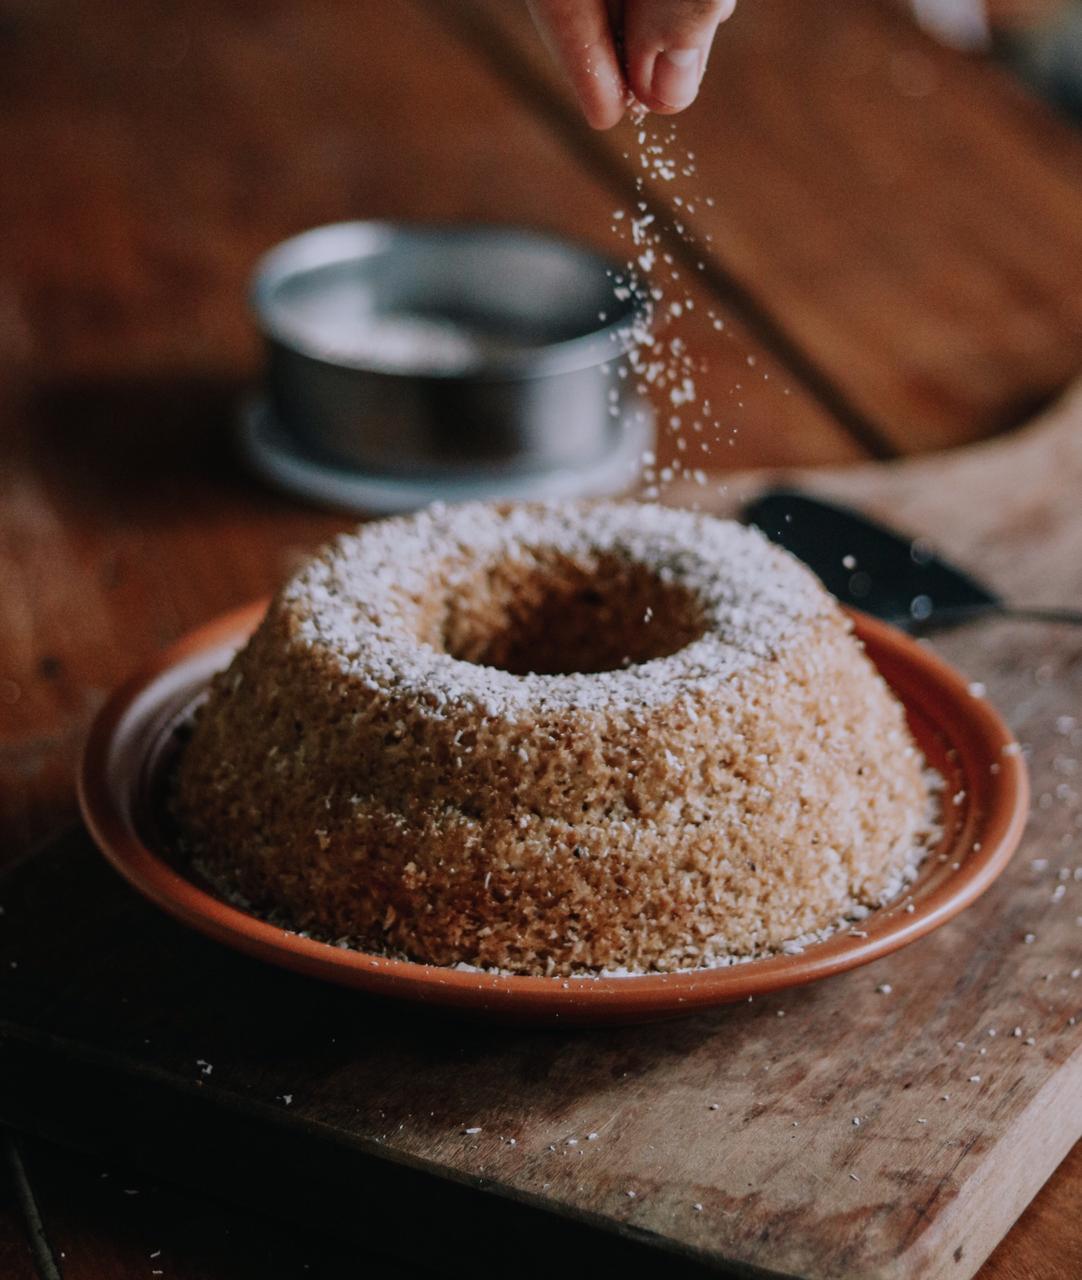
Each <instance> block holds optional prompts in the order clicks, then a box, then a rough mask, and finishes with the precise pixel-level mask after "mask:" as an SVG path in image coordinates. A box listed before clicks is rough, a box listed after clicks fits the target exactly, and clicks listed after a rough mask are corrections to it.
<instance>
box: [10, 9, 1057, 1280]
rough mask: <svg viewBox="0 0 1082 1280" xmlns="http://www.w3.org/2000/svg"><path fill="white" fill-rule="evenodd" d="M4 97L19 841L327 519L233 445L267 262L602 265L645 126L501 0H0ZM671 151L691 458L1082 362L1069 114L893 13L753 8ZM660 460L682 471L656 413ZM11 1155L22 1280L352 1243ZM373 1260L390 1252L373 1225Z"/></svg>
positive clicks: (1033, 1255)
mask: <svg viewBox="0 0 1082 1280" xmlns="http://www.w3.org/2000/svg"><path fill="white" fill-rule="evenodd" d="M0 106H2V110H0V173H2V174H3V175H4V177H3V181H2V182H0V226H2V227H3V232H4V235H3V238H2V240H0V414H2V419H0V420H2V423H3V428H2V430H0V859H2V860H3V861H4V862H9V861H11V860H14V859H15V858H17V857H19V856H20V855H21V854H22V853H23V852H24V851H26V850H28V849H30V848H32V847H33V846H34V845H36V844H38V843H40V842H41V841H43V840H45V839H47V838H49V837H50V836H52V835H54V834H56V833H58V832H59V831H61V830H62V829H63V828H64V827H65V826H67V825H68V824H70V823H71V822H72V820H73V818H74V806H73V797H72V788H71V773H72V767H73V763H74V760H75V758H76V754H77V751H78V748H79V744H80V741H81V738H82V736H83V734H84V732H85V729H86V726H87V724H88V721H89V719H90V717H91V716H92V714H93V712H94V711H95V709H96V708H97V707H98V706H99V705H100V703H101V701H102V699H103V697H104V695H105V693H106V691H107V690H108V689H109V688H110V687H111V686H113V685H114V684H115V683H116V682H117V681H119V680H120V679H121V678H122V677H123V676H124V675H125V674H126V673H127V672H128V671H129V670H130V669H131V668H132V667H133V666H134V665H136V664H137V663H138V662H139V661H140V660H141V659H143V658H144V657H146V656H147V655H148V654H150V653H152V652H154V651H155V650H156V649H158V648H159V647H160V646H161V645H163V644H165V643H166V642H168V641H169V640H170V639H172V638H173V637H175V636H177V635H178V634H180V633H181V632H183V631H185V630H186V629H188V628H189V627H191V626H193V625H195V624H197V623H199V622H201V621H203V620H204V619H206V618H208V617H210V616H212V615H213V614H215V613H217V612H219V611H220V610H222V609H224V608H226V607H228V606H229V605H232V604H235V603H237V602H240V601H242V600H244V599H247V598H250V597H254V596H256V595H258V594H260V593H262V592H264V591H266V590H268V589H269V588H270V587H271V586H272V585H273V584H274V583H275V582H276V581H277V580H278V579H279V578H280V577H281V575H282V573H283V572H284V570H285V569H286V568H287V567H288V566H289V565H290V564H291V563H292V562H293V561H294V559H295V558H296V556H297V555H299V554H300V553H301V552H303V551H304V550H305V549H307V548H309V547H311V546H312V545H314V544H315V543H318V542H319V541H320V540H321V539H323V538H325V537H326V536H327V535H328V534H330V533H331V532H333V531H334V530H336V529H338V528H340V527H342V525H343V523H344V521H343V520H342V519H340V518H338V517H335V516H331V515H325V514H319V513H315V512H312V511H309V510H305V509H303V508H301V507H299V506H298V505H295V504H292V503H290V502H288V501H286V500H284V499H280V498H277V497H275V496H273V495H271V494H269V493H267V492H264V491H263V490H262V489H261V488H259V487H258V486H257V485H255V484H254V483H253V482H251V481H250V480H248V479H247V478H245V477H244V475H243V474H241V472H240V470H239V469H238V467H237V466H236V465H235V464H234V462H233V461H232V456H231V453H230V449H229V443H228V439H229V431H230V427H231V421H232V414H233V411H234V406H235V402H236V398H237V395H238V393H239V392H240V390H241V389H242V388H243V387H244V385H245V384H246V383H247V382H248V381H250V380H251V378H252V377H253V376H254V374H255V371H256V368H257V364H256V361H257V353H256V348H255V343H254V340H253V336H252V333H251V329H250V324H249V321H248V318H247V316H246V312H245V308H244V300H243V297H244V286H245V280H246V277H247V274H248V272H249V270H250V268H251V265H252V262H253V260H254V258H255V257H256V256H257V254H258V253H259V252H260V251H261V250H263V249H264V248H266V247H267V246H269V245H270V244H272V243H273V242H275V241H276V240H278V239H280V238H281V237H283V236H285V235H288V234H290V233H292V232H294V231H297V230H300V229H302V228H304V227H307V226H311V225H314V224H317V223H320V222H325V221H331V220H334V219H337V218H343V217H412V218H425V219H434V220H444V219H448V220H450V219H454V220H458V219H475V220H476V219H497V220H508V221H515V222H522V223H528V224H531V225H536V226H542V227H548V228H552V229H555V230H558V231H562V232H565V233H570V234H573V235H576V236H579V237H581V238H582V239H585V240H587V241H590V242H592V243H594V244H596V245H598V246H599V247H601V248H603V249H606V250H607V251H609V252H612V251H613V250H614V247H615V246H614V242H613V238H612V233H611V231H610V226H611V217H610V215H611V213H612V211H613V210H614V209H616V208H625V209H626V208H628V207H630V205H631V202H632V201H633V200H634V199H635V198H636V195H635V187H634V178H635V173H636V170H635V157H634V147H633V141H634V139H633V135H632V134H631V133H629V132H628V131H627V130H626V129H625V130H623V131H619V132H617V133H614V134H613V135H605V136H596V135H592V134H589V133H588V131H586V130H585V129H584V127H583V126H581V125H580V124H579V122H578V120H577V117H576V114H575V112H574V109H573V107H572V105H571V103H570V101H569V98H568V96H567V94H566V92H565V91H564V89H563V87H562V85H561V84H560V83H559V80H558V78H557V77H556V75H555V73H554V72H553V70H552V68H551V67H550V66H549V64H548V63H547V61H546V60H545V59H544V57H543V55H542V54H541V52H540V51H539V49H538V46H537V43H536V41H535V39H534V37H533V35H532V33H531V32H530V30H529V28H528V26H527V24H526V22H525V20H524V18H523V15H522V12H521V10H520V6H518V5H517V4H513V3H510V0H474V2H472V3H467V2H466V0H306V3H303V4H301V3H299V2H298V0H267V2H266V3H263V4H255V3H251V2H250V0H249V2H245V0H193V2H192V3H190V4H186V5H184V6H161V5H156V4H151V3H147V2H141V0H133V3H131V4H128V5H126V6H123V8H122V9H119V8H117V7H116V6H110V5H106V4H104V3H101V2H100V0H85V3H81V4H80V5H79V6H68V7H66V8H63V7H59V6H49V5H39V4H35V3H33V0H6V2H5V3H0ZM678 139H679V144H680V145H681V146H682V147H684V148H687V149H690V150H691V151H693V152H695V153H696V157H697V169H698V172H697V175H696V176H695V178H694V179H693V180H689V181H691V182H692V185H693V186H694V188H695V190H694V192H693V194H695V195H697V196H699V197H700V198H699V200H698V201H697V202H696V212H695V213H694V214H688V213H687V212H686V210H685V211H683V212H679V211H678V210H677V209H676V208H675V207H673V208H672V209H671V212H672V214H673V216H674V218H676V217H678V218H679V219H680V220H681V221H682V223H683V225H684V235H683V236H680V235H677V234H676V232H675V231H668V232H666V236H667V244H668V247H669V250H670V252H671V253H672V254H673V257H674V262H675V264H676V265H677V266H678V268H679V269H680V270H682V272H683V276H684V280H685V283H687V284H688V291H689V293H690V295H691V296H692V297H693V299H694V300H695V302H696V304H697V305H696V306H695V308H694V310H693V311H692V312H689V313H687V314H686V315H685V318H684V323H683V327H682V333H683V336H684V337H685V339H686V340H687V341H688V343H689V345H692V346H693V347H694V348H695V349H696V350H698V351H702V352H703V353H704V354H706V355H708V359H709V368H708V370H707V371H706V372H704V373H703V374H702V375H701V376H700V389H701V390H702V391H704V392H705V393H706V394H707V395H708V396H709V397H710V399H711V401H712V402H713V404H714V405H715V408H716V411H717V416H718V420H719V422H720V423H722V426H723V430H721V431H720V432H718V433H717V435H716V437H715V435H713V434H711V435H709V436H708V445H709V449H708V452H707V453H706V454H705V455H703V462H702V463H701V464H700V465H706V466H707V467H708V468H709V469H710V470H711V471H720V470H727V469H731V468H733V467H747V466H759V465H763V464H785V465H789V464H794V465H796V464H820V463H840V462H847V461H856V460H860V459H868V458H887V457H893V456H897V455H899V454H904V453H912V452H918V451H925V450H933V449H938V448H942V447H946V446H952V445H959V444H964V443H966V442H970V441H974V440H977V439H980V438H982V437H985V436H988V435H990V434H992V433H995V432H1000V431H1005V430H1009V429H1010V428H1012V427H1014V426H1016V425H1018V424H1020V423H1021V422H1023V421H1025V420H1026V419H1027V418H1028V417H1029V416H1031V414H1032V413H1033V411H1034V410H1035V409H1036V408H1037V407H1039V406H1040V405H1042V404H1043V403H1044V402H1046V401H1047V400H1048V399H1049V398H1050V397H1051V396H1052V395H1054V394H1055V393H1056V392H1057V391H1059V390H1060V389H1061V388H1062V387H1063V386H1064V385H1065V384H1066V383H1067V382H1068V381H1069V380H1070V379H1071V378H1072V377H1073V375H1075V374H1076V372H1077V371H1078V370H1079V368H1082V138H1080V137H1079V136H1078V135H1077V134H1076V133H1075V132H1074V131H1073V130H1072V129H1071V127H1070V126H1069V125H1068V124H1066V123H1065V122H1063V121H1060V120H1058V119H1056V118H1054V117H1053V116H1052V115H1051V114H1050V113H1049V112H1048V111H1047V110H1046V109H1045V108H1043V107H1042V106H1041V105H1040V104H1038V103H1036V102H1035V101H1033V100H1031V99H1030V98H1028V97H1027V96H1026V94H1025V93H1024V91H1023V90H1021V89H1020V88H1019V87H1018V86H1016V85H1015V84H1014V83H1012V82H1011V81H1010V80H1009V79H1008V78H1007V77H1006V76H1005V75H1004V74H1003V73H1001V72H1000V71H998V70H997V69H996V68H995V67H993V66H990V65H987V64H984V63H981V62H974V61H969V60H966V59H964V58H962V57H961V56H959V55H957V54H954V53H951V52H949V51H946V50H943V49H940V48H939V47H937V46H935V45H934V44H932V43H930V42H929V41H928V40H927V39H926V38H925V37H923V36H922V35H920V34H919V33H918V32H917V31H916V30H915V29H914V28H913V27H912V25H911V24H910V23H909V21H908V20H907V19H906V18H905V17H904V16H903V15H902V14H901V13H900V12H899V11H898V10H896V9H895V8H894V7H892V6H891V5H890V4H888V3H883V2H881V0H837V3H835V4H832V5H830V6H820V7H817V9H816V13H815V20H814V23H813V22H811V21H810V20H809V16H808V9H807V6H806V5H803V4H802V3H800V0H747V3H746V4H745V5H744V7H743V8H742V10H741V11H740V12H739V13H738V15H737V17H736V18H735V19H734V20H733V22H732V23H731V24H730V26H729V27H728V28H727V29H725V30H724V31H723V32H722V34H721V37H720V39H719V42H718V47H717V50H716V52H715V55H714V57H713V60H712V65H711V71H710V75H709V77H708V82H707V85H706V88H705V90H704V93H703V96H702V99H701V101H700V103H699V104H698V105H697V106H696V107H695V108H694V109H693V110H692V111H690V112H689V113H687V115H686V117H684V118H682V119H681V122H680V125H679V131H678ZM625 153H630V155H629V154H625ZM673 193H674V194H677V193H678V192H677V189H676V188H675V187H674V189H673ZM708 195H709V196H711V197H712V198H713V204H712V205H708V204H706V203H705V199H704V197H705V196H708ZM662 198H664V193H662ZM699 263H702V267H701V269H700V268H699ZM708 310H713V312H714V313H715V314H716V315H717V316H718V317H719V318H721V319H722V320H723V322H724V329H723V330H722V331H721V332H720V333H719V332H718V331H717V330H716V329H715V328H714V326H713V323H712V321H711V319H710V318H709V317H708V315H707V312H708ZM661 453H662V461H663V462H668V463H675V462H678V461H679V459H678V457H677V451H676V449H675V446H674V444H673V439H672V437H671V436H670V435H669V434H668V433H666V432H663V434H662V441H661ZM8 1154H9V1157H10V1159H9V1162H8V1163H9V1174H10V1177H9V1183H10V1189H9V1195H8V1196H7V1198H6V1199H5V1200H4V1201H3V1203H2V1205H0V1270H2V1271H3V1273H4V1274H5V1275H11V1276H13V1277H17V1278H21V1277H22V1276H30V1275H33V1274H35V1270H34V1263H33V1262H32V1261H31V1254H30V1247H29V1245H28V1243H27V1231H26V1228H27V1225H28V1224H29V1225H30V1226H31V1234H32V1236H33V1240H34V1246H33V1247H34V1250H35V1253H36V1257H37V1272H36V1273H37V1274H39V1275H41V1276H52V1275H54V1274H56V1269H57V1268H59V1271H60V1272H61V1273H62V1274H63V1275H64V1276H65V1277H69V1278H71V1277H75V1278H77V1280H78V1278H82V1277H87V1278H89V1277H96V1276H103V1277H104V1276H109V1277H117V1278H119V1277H128V1276H133V1277H134V1276H146V1275H150V1274H154V1273H155V1272H157V1271H161V1272H162V1273H163V1274H164V1275H167V1276H171V1277H188V1276H190V1277H208V1278H210V1277H214V1278H218V1277H223V1278H224V1277H235V1276H248V1275H252V1276H257V1275H258V1276H261V1277H266V1276H278V1275H281V1276H296V1275H302V1274H303V1275H323V1274H326V1275H340V1274H343V1271H344V1269H345V1268H346V1267H347V1266H348V1265H349V1264H350V1260H349V1256H348V1255H347V1254H345V1253H343V1252H342V1251H340V1250H339V1249H338V1248H337V1247H336V1246H334V1245H328V1243H327V1242H326V1241H325V1240H322V1239H305V1238H304V1237H303V1236H301V1235H298V1234H297V1233H294V1232H287V1231H286V1230H284V1229H283V1228H281V1227H280V1226H278V1225H276V1224H273V1223H269V1222H266V1221H263V1220H260V1219H257V1218H254V1217H251V1216H249V1215H246V1214H240V1213H238V1212H235V1211H232V1210H229V1209H227V1208H225V1207H224V1206H222V1205H219V1204H216V1203H212V1202H209V1201H208V1202H203V1201H200V1200H198V1199H196V1198H195V1197H193V1196H191V1195H190V1194H188V1193H182V1192H178V1191H174V1190H170V1189H167V1188H165V1187H163V1186H158V1185H151V1184H148V1181H147V1179H146V1178H145V1176H143V1175H140V1174H135V1173H132V1172H130V1171H125V1170H118V1169H103V1168H102V1167H101V1166H100V1164H99V1163H98V1162H95V1161H94V1160H92V1159H90V1158H87V1157H82V1156H80V1157H74V1156H71V1155H69V1154H66V1153H63V1152H61V1151H60V1150H59V1149H58V1148H53V1147H50V1146H47V1145H45V1144H43V1143H39V1142H34V1141H30V1140H27V1139H23V1138H19V1139H17V1140H12V1142H11V1143H10V1147H9V1152H8ZM1080 1192H1082V1150H1079V1149H1077V1148H1076V1150H1075V1152H1074V1153H1073V1155H1072V1156H1071V1157H1069V1159H1068V1160H1067V1161H1066V1162H1065V1164H1064V1165H1063V1166H1061V1169H1060V1171H1059V1172H1058V1174H1057V1175H1056V1177H1055V1178H1054V1179H1053V1180H1052V1181H1051V1182H1050V1183H1049V1184H1048V1186H1047V1187H1046V1188H1045V1190H1044V1191H1043V1192H1042V1193H1041V1195H1040V1196H1039V1197H1038V1199H1037V1200H1036V1201H1035V1202H1034V1203H1033V1205H1032V1206H1031V1207H1030V1208H1029V1210H1027V1212H1026V1213H1025V1214H1024V1216H1023V1218H1022V1219H1021V1220H1020V1222H1019V1224H1018V1226H1017V1227H1016V1228H1015V1230H1014V1231H1013V1232H1012V1233H1011V1235H1010V1236H1009V1237H1008V1238H1007V1240H1006V1241H1005V1242H1004V1243H1003V1245H1002V1246H1001V1247H1000V1248H999V1249H998V1250H997V1252H996V1253H995V1255H994V1256H993V1258H992V1259H991V1260H990V1261H989V1263H988V1264H987V1265H986V1267H985V1269H984V1271H982V1273H981V1274H982V1276H984V1277H995V1278H996V1280H1007V1278H1008V1277H1009V1278H1011V1280H1014V1278H1021V1277H1042V1278H1044V1277H1056V1276H1060V1277H1063V1278H1064V1280H1066V1278H1067V1277H1068V1276H1075V1275H1077V1274H1078V1270H1077V1266H1076V1265H1075V1264H1076V1263H1077V1261H1078V1259H1080V1258H1082V1234H1080V1228H1079V1226H1078V1221H1077V1213H1076V1208H1077V1201H1078V1197H1079V1194H1080ZM377 1245H378V1242H377ZM1057 1259H1059V1262H1057V1261H1056V1260H1057ZM1072 1259H1073V1260H1074V1262H1072V1261H1071V1260H1072ZM353 1265H356V1263H355V1261H354V1263H353ZM366 1265H367V1266H369V1267H370V1269H371V1270H372V1271H373V1272H374V1273H376V1274H380V1273H381V1272H384V1271H385V1272H386V1273H387V1274H395V1275H398V1274H404V1273H405V1272H404V1269H403V1268H402V1267H401V1266H400V1265H399V1264H396V1263H393V1262H390V1261H381V1259H380V1256H379V1254H378V1252H377V1249H376V1248H374V1250H373V1256H372V1259H371V1260H370V1261H369V1262H366ZM50 1267H52V1268H54V1269H53V1270H50ZM1057 1267H1058V1268H1059V1269H1057Z"/></svg>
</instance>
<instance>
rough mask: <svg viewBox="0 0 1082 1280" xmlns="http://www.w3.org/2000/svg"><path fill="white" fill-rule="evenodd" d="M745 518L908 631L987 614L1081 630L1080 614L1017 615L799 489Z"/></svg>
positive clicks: (873, 525)
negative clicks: (1077, 626) (1077, 625)
mask: <svg viewBox="0 0 1082 1280" xmlns="http://www.w3.org/2000/svg"><path fill="white" fill-rule="evenodd" d="M744 517H745V519H746V520H747V521H748V522H749V523H750V524H754V525H756V526H757V527H758V528H759V529H761V530H762V531H763V533H765V534H766V536H767V537H768V538H770V539H771V541H772V542H776V543H778V544H779V545H780V546H783V547H785V548H786V550H788V551H791V552H792V553H793V555H795V556H796V557H797V558H798V559H799V560H803V561H804V563H805V564H806V565H808V567H809V568H811V569H812V570H814V572H815V573H816V574H818V576H819V577H820V578H821V579H822V581H823V584H824V586H826V588H827V590H828V591H830V592H831V593H832V594H833V595H835V596H837V598H838V599H839V600H840V601H841V602H842V604H847V605H852V606H853V607H854V608H857V609H863V610H864V611H865V612H866V613H871V614H874V615H875V616H876V617H878V618H883V619H884V620H886V621H887V622H892V623H894V625H895V626H899V627H904V628H905V629H906V630H909V631H922V632H925V631H928V630H930V629H932V628H934V627H937V626H951V625H955V624H958V623H961V622H965V621H968V620H970V619H972V618H979V617H984V616H987V615H988V614H1003V615H1009V616H1011V617H1015V618H1020V619H1029V620H1032V621H1041V622H1068V623H1082V611H1076V610H1070V609H1028V608H1019V609H1015V608H1013V607H1011V606H1009V605H1008V604H1007V603H1006V601H1004V600H1003V599H1002V597H1000V596H998V595H996V593H995V592H994V591H992V590H991V589H990V588H989V587H988V586H986V585H985V584H984V583H982V582H979V581H978V580H977V579H976V578H974V577H972V576H971V575H970V574H968V573H965V572H964V571H963V570H961V569H959V568H957V567H956V566H955V565H952V564H950V563H949V562H948V561H946V560H944V559H943V558H942V556H939V555H937V554H936V553H935V552H933V551H932V549H931V548H930V547H929V546H928V544H927V543H926V542H924V541H923V540H922V539H920V538H910V537H906V536H905V535H904V534H900V533H897V532H895V531H894V530H893V529H889V528H887V526H886V525H882V524H879V523H878V522H877V521H875V520H871V519H869V518H868V517H867V516H865V515H863V514H862V513H861V512H859V511H855V510H854V509H853V508H852V507H846V506H842V505H841V504H840V503H834V502H824V501H823V500H822V499H821V498H813V497H811V496H810V495H808V494H805V493H799V492H797V491H796V490H794V489H770V490H768V491H767V492H766V493H763V494H761V495H760V496H759V497H758V498H756V499H755V500H754V501H752V502H751V503H749V504H748V506H747V507H745V509H744Z"/></svg>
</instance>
